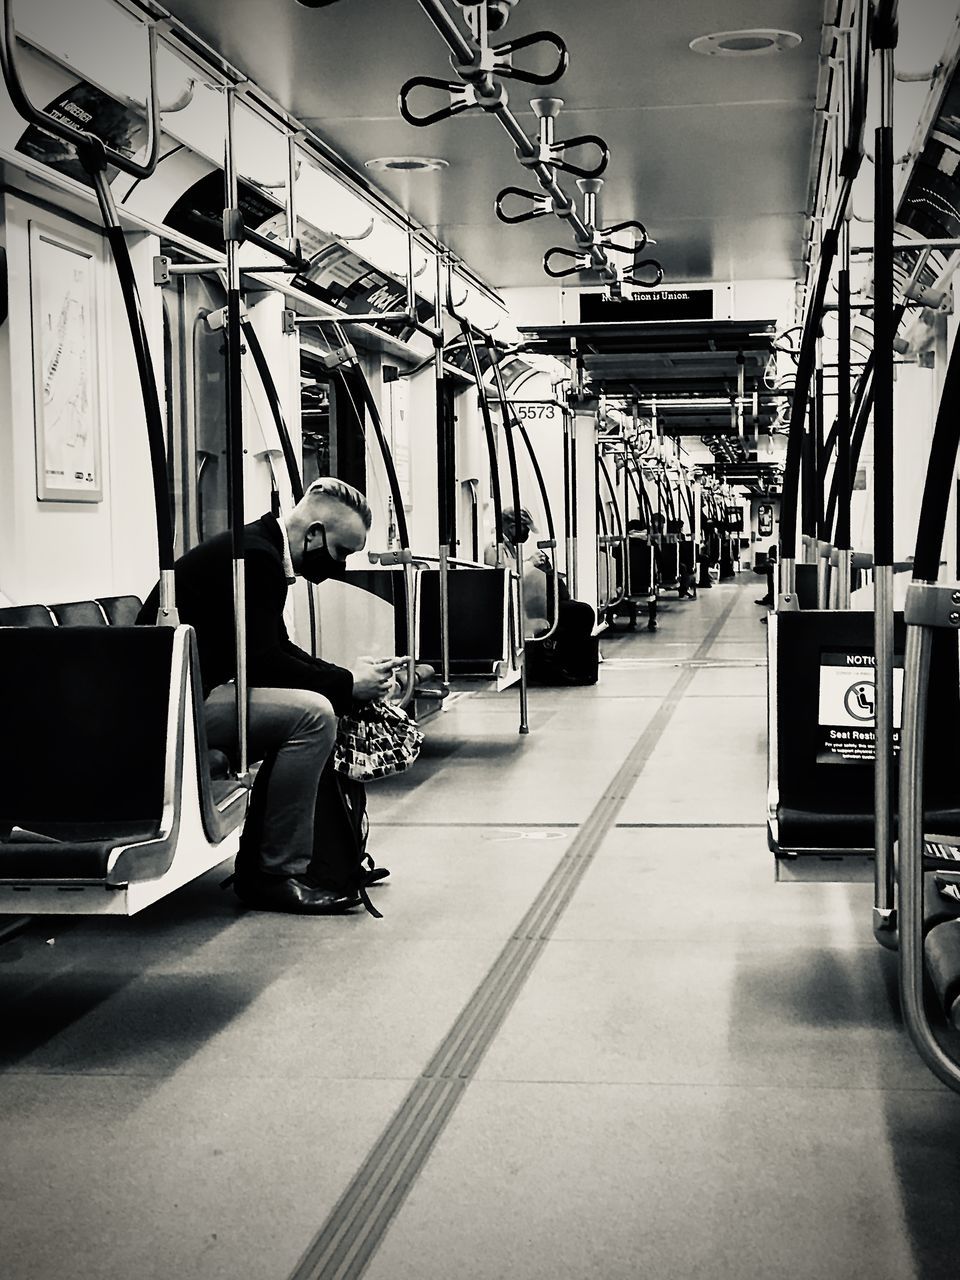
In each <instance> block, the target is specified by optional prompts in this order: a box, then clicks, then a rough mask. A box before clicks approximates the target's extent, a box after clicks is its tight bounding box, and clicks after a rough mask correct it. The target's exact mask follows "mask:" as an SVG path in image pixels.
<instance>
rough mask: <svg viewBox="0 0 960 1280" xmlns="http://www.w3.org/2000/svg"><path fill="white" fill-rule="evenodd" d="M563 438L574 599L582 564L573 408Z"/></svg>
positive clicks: (569, 571) (566, 416)
mask: <svg viewBox="0 0 960 1280" xmlns="http://www.w3.org/2000/svg"><path fill="white" fill-rule="evenodd" d="M563 440H564V454H563V471H564V475H563V483H564V488H565V490H566V494H567V502H568V513H569V515H568V521H567V576H568V579H569V588H570V594H571V595H572V596H573V598H574V599H577V593H578V588H579V585H580V565H579V564H578V554H579V545H580V536H579V520H580V515H579V499H580V495H579V492H578V486H577V416H576V414H575V413H574V411H573V409H570V410H568V412H567V413H565V414H564V417H563Z"/></svg>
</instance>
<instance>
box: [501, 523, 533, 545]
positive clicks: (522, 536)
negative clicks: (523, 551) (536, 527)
mask: <svg viewBox="0 0 960 1280" xmlns="http://www.w3.org/2000/svg"><path fill="white" fill-rule="evenodd" d="M503 532H504V534H505V535H506V536H507V538H509V540H510V541H511V542H513V543H517V542H526V540H527V539H528V538H529V537H530V528H529V526H528V525H526V524H524V523H521V525H520V527H519V528H518V527H517V526H516V525H515V524H514V523H513V521H512V520H505V521H504V522H503Z"/></svg>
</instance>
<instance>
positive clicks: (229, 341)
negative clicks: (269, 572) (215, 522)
mask: <svg viewBox="0 0 960 1280" xmlns="http://www.w3.org/2000/svg"><path fill="white" fill-rule="evenodd" d="M224 93H225V102H226V116H227V128H226V141H225V147H224V165H223V174H224V196H225V202H224V203H225V207H224V210H223V240H224V247H225V249H226V256H227V327H226V344H225V350H226V365H227V396H226V410H227V494H228V498H227V506H228V512H229V519H230V535H231V551H232V558H233V619H234V642H235V644H236V649H237V679H236V690H237V740H238V744H239V746H238V749H239V772H240V776H241V777H243V776H244V775H245V774H246V772H247V766H248V758H247V736H248V725H247V595H246V579H245V576H244V559H243V379H242V369H241V359H242V355H241V352H242V338H241V331H240V260H239V256H238V251H239V246H240V241H241V239H242V238H243V215H242V214H241V212H240V209H239V199H238V183H237V165H236V155H235V146H234V110H235V106H236V90H235V89H234V88H233V86H232V85H231V86H228V87H227V88H226V89H225V90H224Z"/></svg>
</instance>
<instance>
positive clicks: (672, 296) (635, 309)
mask: <svg viewBox="0 0 960 1280" xmlns="http://www.w3.org/2000/svg"><path fill="white" fill-rule="evenodd" d="M712 319H713V290H712V289H651V290H646V291H638V292H637V293H635V294H634V295H633V297H632V298H631V297H624V298H619V299H616V298H610V297H608V296H607V295H606V294H604V293H581V295H580V323H581V324H598V323H601V324H606V323H607V322H608V321H611V320H613V321H618V322H620V323H623V322H630V323H631V324H636V323H637V322H638V321H639V322H641V323H643V322H645V321H647V320H712Z"/></svg>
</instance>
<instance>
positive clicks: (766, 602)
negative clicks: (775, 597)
mask: <svg viewBox="0 0 960 1280" xmlns="http://www.w3.org/2000/svg"><path fill="white" fill-rule="evenodd" d="M753 603H754V604H762V605H766V607H767V608H768V609H769V608H770V606H771V605H772V604H773V601H772V600H771V599H770V597H769V596H764V598H763V599H762V600H754V602H753Z"/></svg>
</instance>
